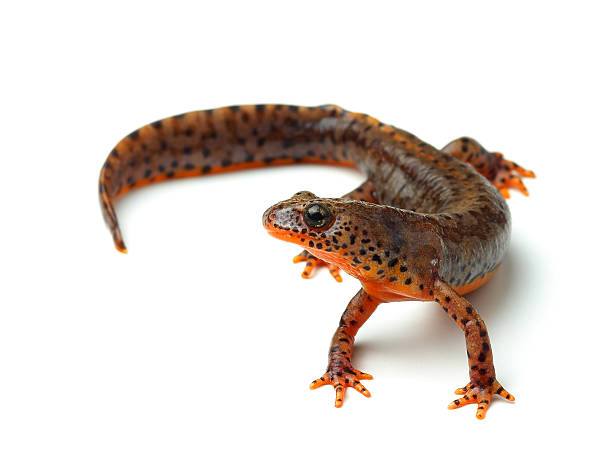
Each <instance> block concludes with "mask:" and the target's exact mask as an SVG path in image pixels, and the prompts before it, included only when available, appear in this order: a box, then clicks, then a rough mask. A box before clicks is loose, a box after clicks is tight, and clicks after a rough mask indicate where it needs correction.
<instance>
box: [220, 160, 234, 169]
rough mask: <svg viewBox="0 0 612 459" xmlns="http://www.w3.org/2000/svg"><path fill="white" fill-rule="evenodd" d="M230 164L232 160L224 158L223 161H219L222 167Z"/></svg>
mask: <svg viewBox="0 0 612 459" xmlns="http://www.w3.org/2000/svg"><path fill="white" fill-rule="evenodd" d="M231 165H232V160H231V159H228V158H225V159H224V160H223V161H221V166H223V167H227V166H231Z"/></svg>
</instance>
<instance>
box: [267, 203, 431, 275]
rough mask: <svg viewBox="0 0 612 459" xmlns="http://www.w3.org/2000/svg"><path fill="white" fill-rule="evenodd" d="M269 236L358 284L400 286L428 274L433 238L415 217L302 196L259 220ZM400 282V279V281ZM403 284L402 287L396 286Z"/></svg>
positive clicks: (420, 218)
mask: <svg viewBox="0 0 612 459" xmlns="http://www.w3.org/2000/svg"><path fill="white" fill-rule="evenodd" d="M263 225H264V227H265V228H266V230H268V232H269V233H270V235H272V236H274V237H276V238H278V239H281V240H283V241H288V242H293V243H294V244H297V245H299V246H302V247H303V248H305V249H306V250H307V251H308V252H310V253H311V254H313V255H314V256H315V257H317V258H319V259H321V260H323V261H326V262H327V263H330V264H332V265H335V266H338V267H340V268H341V269H342V270H344V271H345V272H347V273H348V274H350V275H351V276H353V277H356V278H357V279H359V280H360V281H362V282H371V281H376V280H381V279H383V277H385V276H386V277H385V278H388V279H392V280H393V279H394V280H395V281H396V282H398V283H399V282H400V281H402V282H403V281H406V280H408V278H410V276H414V275H416V274H417V273H419V272H422V271H423V270H431V266H432V265H431V260H433V259H437V258H438V255H437V254H438V252H439V250H440V243H439V238H438V237H437V235H436V234H435V232H434V231H433V230H432V228H431V224H430V223H428V222H427V221H426V218H425V217H423V216H422V215H420V214H417V213H414V212H410V211H405V210H402V209H397V208H395V207H389V206H384V205H379V204H371V203H367V202H362V201H353V200H348V199H323V198H318V197H317V196H315V195H314V194H312V193H310V192H308V191H301V192H299V193H296V194H295V195H293V197H291V198H290V199H287V200H286V201H282V202H279V203H278V204H275V205H273V206H272V207H270V208H269V209H268V210H266V212H265V213H264V215H263ZM404 278H405V279H404ZM402 285H403V284H402Z"/></svg>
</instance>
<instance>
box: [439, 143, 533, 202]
mask: <svg viewBox="0 0 612 459" xmlns="http://www.w3.org/2000/svg"><path fill="white" fill-rule="evenodd" d="M442 151H443V152H444V153H448V154H449V155H451V156H454V157H455V158H457V159H460V160H461V161H463V162H466V163H468V164H471V165H472V166H473V167H474V169H476V170H477V171H478V172H480V173H481V174H482V175H484V176H485V177H486V178H488V179H489V181H490V182H491V183H492V184H493V185H495V187H496V188H497V189H498V190H499V192H500V193H501V194H502V195H503V196H504V198H506V199H508V198H509V197H510V191H509V190H510V189H511V188H516V189H518V190H519V191H520V192H521V193H523V194H524V195H525V196H529V192H528V191H527V188H525V185H524V184H523V181H522V180H521V178H522V177H528V178H534V177H535V174H534V173H533V172H532V171H530V170H527V169H523V168H522V167H521V166H519V165H518V164H516V163H515V162H512V161H508V160H506V159H504V156H503V155H502V154H501V153H495V152H493V153H492V152H488V151H487V150H485V149H484V148H483V147H482V145H480V144H479V143H478V142H476V141H475V140H474V139H470V138H469V137H461V138H460V139H457V140H453V141H452V142H451V143H449V144H448V145H447V146H445V147H444V148H443V149H442Z"/></svg>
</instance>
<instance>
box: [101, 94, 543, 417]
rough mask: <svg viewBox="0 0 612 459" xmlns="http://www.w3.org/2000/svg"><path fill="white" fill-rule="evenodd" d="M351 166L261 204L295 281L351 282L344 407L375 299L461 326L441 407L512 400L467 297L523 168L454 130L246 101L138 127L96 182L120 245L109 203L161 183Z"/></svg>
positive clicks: (502, 231) (491, 258) (495, 257)
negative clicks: (352, 170) (287, 247)
mask: <svg viewBox="0 0 612 459" xmlns="http://www.w3.org/2000/svg"><path fill="white" fill-rule="evenodd" d="M302 163H310V164H312V163H315V164H329V165H334V166H346V167H356V168H358V169H360V170H361V171H362V172H363V173H364V174H365V176H366V180H365V182H364V183H363V184H362V185H361V186H359V187H357V188H356V189H354V190H352V191H350V192H349V193H347V194H345V195H344V196H342V197H340V198H319V197H317V196H316V195H315V194H313V193H311V192H309V191H300V192H298V193H296V194H295V195H293V196H292V197H291V198H290V199H287V200H284V201H281V202H279V203H278V204H275V205H273V206H272V207H270V208H269V209H267V210H266V211H265V213H264V214H263V226H264V228H265V229H266V230H267V231H268V232H269V234H270V235H272V236H274V237H276V238H278V239H281V240H284V241H289V242H292V243H294V244H297V245H298V246H300V247H301V248H302V249H303V251H302V252H301V253H300V254H299V255H297V256H296V257H295V258H294V260H293V261H294V262H295V263H299V262H305V263H306V266H305V269H304V271H303V273H302V276H303V277H306V278H308V277H310V276H311V275H312V273H313V272H314V270H315V268H317V267H326V268H328V269H329V271H330V273H331V274H332V276H333V277H334V278H335V279H336V280H337V281H341V276H340V270H342V271H344V272H346V273H347V274H349V275H351V276H353V277H355V278H357V279H358V280H359V281H360V282H361V286H362V287H361V289H360V290H359V291H358V292H357V294H356V295H355V296H354V298H353V299H352V300H351V301H350V302H349V304H348V306H347V308H346V310H345V311H344V313H343V314H342V317H341V319H340V323H339V326H338V329H337V330H336V332H335V334H334V336H333V338H332V342H331V345H330V349H329V356H328V366H327V369H326V371H325V373H324V374H323V375H322V376H321V377H320V378H318V379H316V380H314V381H313V382H312V384H311V385H310V387H311V389H316V388H318V387H321V386H323V385H331V386H333V387H334V389H335V406H336V407H341V406H342V404H343V400H344V395H345V391H346V389H347V388H349V387H352V388H354V389H356V390H357V391H358V392H360V393H361V394H363V395H365V396H366V397H369V396H370V392H369V391H368V390H367V389H366V388H365V386H364V385H363V384H362V381H363V380H368V379H372V376H371V375H369V374H367V373H363V372H361V371H359V370H357V369H355V368H354V367H353V366H352V363H351V361H352V357H353V343H354V341H355V335H356V334H357V331H358V330H359V329H360V327H361V326H362V325H363V324H364V323H365V321H366V320H367V319H368V318H369V317H370V315H372V313H373V312H374V310H375V309H376V308H377V306H378V305H379V304H381V303H386V302H392V301H432V302H435V303H438V304H439V306H440V307H441V308H442V309H443V310H444V312H445V313H447V314H448V316H449V317H450V318H451V319H452V320H453V321H454V322H455V323H456V324H457V325H458V326H459V327H460V328H461V330H462V331H463V333H464V335H465V341H466V347H467V356H468V366H469V382H468V383H467V385H465V386H462V387H461V388H459V389H457V390H456V391H455V393H456V394H458V395H462V397H460V398H458V399H457V400H455V401H454V402H452V403H451V404H450V405H449V408H451V409H452V408H456V407H461V406H464V405H467V404H472V403H473V404H476V405H477V410H476V417H477V418H479V419H483V418H484V417H485V413H486V411H487V408H488V406H489V404H490V402H491V400H492V398H493V395H496V394H497V395H499V396H501V397H503V398H505V399H506V400H509V401H514V397H513V396H512V395H511V394H510V393H509V392H507V391H506V390H505V389H504V388H503V387H502V385H501V384H500V382H499V381H498V379H497V376H496V373H495V368H494V366H493V356H492V351H491V342H490V340H489V335H488V332H487V327H486V325H485V322H484V320H483V319H482V317H481V316H480V315H479V314H478V312H477V311H476V308H475V307H474V305H472V304H471V303H470V302H469V301H468V300H466V299H465V297H464V295H465V294H466V293H468V292H471V291H473V290H475V289H477V288H478V287H480V286H481V285H483V284H484V283H485V282H486V281H487V280H488V279H490V278H491V276H492V275H493V273H495V271H496V270H497V268H498V267H499V265H500V263H501V262H502V259H503V257H504V254H505V252H506V251H507V249H508V244H509V240H510V225H511V219H510V211H509V209H508V206H507V204H506V200H505V199H504V198H508V197H509V196H510V194H509V190H510V189H513V188H515V189H518V190H519V191H521V192H522V193H523V194H525V195H528V192H527V189H526V188H525V186H524V184H523V182H522V180H521V179H522V178H524V177H535V174H534V173H533V172H532V171H529V170H526V169H523V168H522V167H520V166H519V165H518V164H516V163H514V162H511V161H508V160H506V159H505V158H504V157H503V155H501V154H500V153H494V152H489V151H487V150H485V149H484V148H483V147H482V146H481V145H480V144H479V143H478V142H477V141H475V140H473V139H471V138H468V137H462V138H459V139H457V140H454V141H452V142H450V143H449V144H448V145H446V146H445V147H444V148H442V149H441V150H437V149H436V148H434V147H433V146H431V145H429V144H427V143H425V142H423V141H421V140H420V139H418V138H417V137H415V136H414V135H413V134H410V133H408V132H406V131H404V130H401V129H398V128H396V127H394V126H391V125H388V124H384V123H382V122H380V121H378V120H377V119H375V118H373V117H371V116H368V115H366V114H361V113H353V112H349V111H346V110H344V109H342V108H340V107H337V106H334V105H323V106H316V107H301V106H295V105H244V106H230V107H223V108H217V109H213V110H203V111H195V112H190V113H185V114H181V115H177V116H173V117H169V118H165V119H162V120H159V121H155V122H153V123H151V124H148V125H146V126H144V127H141V128H140V129H137V130H135V131H134V132H132V133H131V134H129V135H128V136H126V137H125V138H124V139H123V140H121V141H120V142H119V143H118V144H117V145H116V146H115V148H113V149H112V151H111V152H110V154H109V155H108V158H107V159H106V162H105V163H104V166H103V167H102V170H101V173H100V180H99V197H100V202H101V206H102V212H103V216H104V219H105V221H106V223H107V225H108V227H109V228H110V231H111V233H112V236H113V240H114V243H115V247H116V248H117V249H118V250H119V251H121V252H124V253H126V252H127V250H126V246H125V243H124V240H123V237H122V235H121V231H120V229H119V224H118V221H117V216H116V214H115V210H114V206H113V204H114V202H115V200H116V199H117V198H118V197H119V196H122V195H124V194H125V193H127V192H129V191H130V190H133V189H135V188H138V187H142V186H144V185H148V184H151V183H155V182H160V181H165V180H169V179H175V178H182V177H193V176H200V175H209V174H216V173H223V172H230V171H236V170H242V169H249V168H259V167H266V166H278V165H288V164H302Z"/></svg>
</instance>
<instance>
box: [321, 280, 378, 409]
mask: <svg viewBox="0 0 612 459" xmlns="http://www.w3.org/2000/svg"><path fill="white" fill-rule="evenodd" d="M379 304H380V302H379V301H377V300H376V299H375V298H373V297H372V296H370V295H369V294H368V293H366V292H365V290H363V289H361V290H359V292H358V293H357V295H355V296H354V297H353V299H352V300H351V301H350V303H349V304H348V306H347V307H346V310H345V311H344V313H343V314H342V318H341V319H340V325H339V326H338V329H337V330H336V333H334V337H333V338H332V342H331V346H330V349H329V364H328V365H327V371H326V372H325V374H324V375H323V376H321V377H320V378H319V379H316V380H314V381H313V382H312V383H311V384H310V388H311V389H316V388H318V387H321V386H324V385H326V384H330V385H332V386H333V387H334V389H335V390H336V408H340V407H341V406H342V403H343V402H344V392H345V390H346V388H347V387H352V388H354V389H355V390H357V391H358V392H361V393H362V394H363V395H365V396H366V397H369V396H370V392H369V391H368V390H367V389H366V388H365V387H364V386H363V384H361V382H360V380H362V379H372V376H370V375H369V374H367V373H362V372H361V371H359V370H356V369H354V368H353V366H352V364H351V357H352V355H353V343H354V342H355V335H356V334H357V331H358V330H359V328H360V327H361V326H362V325H363V324H364V323H365V321H366V320H368V318H369V317H370V316H371V315H372V313H373V312H374V310H375V309H376V307H377V306H378V305H379Z"/></svg>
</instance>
